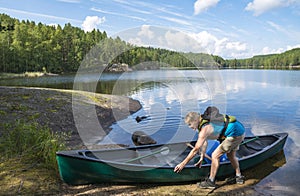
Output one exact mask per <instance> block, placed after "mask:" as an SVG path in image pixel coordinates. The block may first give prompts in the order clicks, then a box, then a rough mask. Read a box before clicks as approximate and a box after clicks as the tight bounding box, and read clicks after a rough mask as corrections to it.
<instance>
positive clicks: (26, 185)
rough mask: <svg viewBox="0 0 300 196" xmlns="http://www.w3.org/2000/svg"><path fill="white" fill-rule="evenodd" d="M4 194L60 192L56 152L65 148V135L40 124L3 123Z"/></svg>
mask: <svg viewBox="0 0 300 196" xmlns="http://www.w3.org/2000/svg"><path fill="white" fill-rule="evenodd" d="M0 128H1V129H2V130H3V131H2V135H1V137H0V155H1V158H0V159H1V168H2V169H1V171H0V181H1V183H0V184H1V185H0V189H1V194H5V195H10V194H16V195H17V194H30V193H36V194H49V193H51V194H53V193H55V192H57V191H59V184H60V182H59V181H60V180H59V175H58V169H57V164H56V157H55V153H56V151H58V150H62V149H64V148H65V145H64V140H65V137H66V136H64V135H59V134H57V133H52V132H51V131H50V130H49V128H47V127H41V126H39V125H38V124H37V123H30V124H28V123H25V122H22V121H16V123H15V124H1V125H0Z"/></svg>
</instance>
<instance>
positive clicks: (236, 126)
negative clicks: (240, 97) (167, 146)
mask: <svg viewBox="0 0 300 196" xmlns="http://www.w3.org/2000/svg"><path fill="white" fill-rule="evenodd" d="M185 123H186V124H188V126H189V127H190V128H192V129H193V130H195V131H196V130H197V131H198V139H197V142H196V144H195V147H194V148H193V149H192V150H191V151H190V153H189V154H188V155H187V157H186V158H185V159H184V160H183V161H182V162H181V163H179V164H178V165H176V167H175V168H174V172H177V173H179V172H180V171H181V170H182V169H183V168H184V167H185V165H186V164H187V163H188V162H189V161H190V160H191V159H192V158H193V157H194V156H195V155H196V154H197V153H198V152H200V160H199V161H198V163H196V164H195V165H196V166H198V167H201V164H202V161H203V159H204V157H205V153H206V147H207V144H208V143H207V140H208V139H210V140H215V139H217V140H219V141H220V145H219V146H218V147H217V148H216V149H215V150H214V151H213V153H212V157H211V159H212V163H211V169H210V174H209V177H208V178H207V179H205V180H204V181H202V182H201V183H199V187H200V188H210V189H214V188H216V184H215V178H216V174H217V171H218V168H219V165H220V157H221V156H222V155H223V154H225V153H226V155H227V157H228V159H229V160H230V162H231V165H232V167H233V168H234V169H235V174H236V177H235V180H236V183H237V184H243V183H244V176H242V175H241V171H240V167H239V162H238V158H237V157H236V151H237V150H238V149H239V145H240V143H241V142H242V141H243V140H244V137H245V128H244V126H243V125H242V124H241V123H240V122H239V121H238V120H236V118H235V117H234V116H228V115H223V114H220V113H219V110H218V108H216V107H214V106H210V107H208V108H207V109H206V110H205V112H204V113H203V114H201V115H200V114H199V113H197V112H189V113H188V114H187V115H186V117H185Z"/></svg>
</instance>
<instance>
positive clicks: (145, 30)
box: [138, 25, 154, 39]
mask: <svg viewBox="0 0 300 196" xmlns="http://www.w3.org/2000/svg"><path fill="white" fill-rule="evenodd" d="M138 36H145V37H147V38H149V39H152V38H153V37H154V32H152V31H151V30H150V26H149V25H143V26H142V27H141V31H140V32H138Z"/></svg>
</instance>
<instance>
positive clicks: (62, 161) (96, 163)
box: [56, 133, 287, 185]
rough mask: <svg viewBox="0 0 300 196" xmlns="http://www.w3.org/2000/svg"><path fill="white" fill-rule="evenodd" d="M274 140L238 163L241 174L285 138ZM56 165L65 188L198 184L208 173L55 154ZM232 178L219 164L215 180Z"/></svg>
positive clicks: (275, 150) (279, 147)
mask: <svg viewBox="0 0 300 196" xmlns="http://www.w3.org/2000/svg"><path fill="white" fill-rule="evenodd" d="M275 136H276V137H278V140H276V142H274V143H273V144H272V145H270V146H267V147H266V148H265V149H263V150H261V151H259V152H257V153H255V154H253V155H251V156H247V157H242V158H240V159H239V163H240V167H241V170H245V169H248V168H251V167H253V166H255V165H257V164H259V163H261V162H262V161H264V160H266V159H268V158H270V157H272V156H273V155H275V154H276V153H278V152H279V151H281V150H282V149H283V147H284V144H285V141H286V138H287V134H283V133H280V134H276V135H275ZM56 158H57V163H58V167H59V172H60V176H61V178H62V180H63V181H64V182H66V183H68V184H72V185H80V184H94V183H107V182H114V183H115V182H117V183H126V184H127V183H183V182H194V181H199V180H201V179H203V178H205V177H207V175H208V174H209V172H210V164H204V165H202V167H201V168H197V167H194V166H193V165H189V166H186V167H185V168H184V169H183V170H182V171H181V172H180V173H174V172H173V169H174V167H170V166H161V167H152V166H151V165H143V166H140V165H137V164H125V163H118V162H109V163H108V162H105V161H101V160H99V159H95V158H87V157H86V156H74V155H69V154H68V153H66V151H65V152H58V153H57V156H56ZM231 174H234V170H233V168H232V166H231V164H230V162H229V161H225V162H221V164H220V167H219V170H218V174H217V176H219V177H221V176H228V175H231Z"/></svg>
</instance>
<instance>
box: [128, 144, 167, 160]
mask: <svg viewBox="0 0 300 196" xmlns="http://www.w3.org/2000/svg"><path fill="white" fill-rule="evenodd" d="M166 150H169V148H167V147H166V148H162V149H160V150H157V151H155V152H152V153H150V154H146V155H142V156H139V157H136V158H133V159H129V160H127V161H125V163H130V162H133V161H137V160H140V159H143V158H146V157H150V156H152V155H155V154H158V153H161V152H163V151H166Z"/></svg>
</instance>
